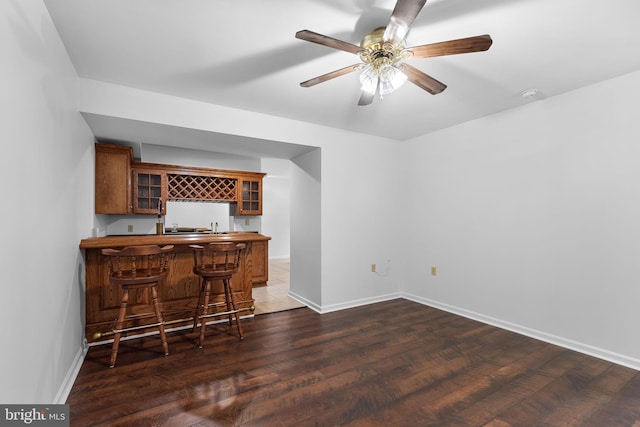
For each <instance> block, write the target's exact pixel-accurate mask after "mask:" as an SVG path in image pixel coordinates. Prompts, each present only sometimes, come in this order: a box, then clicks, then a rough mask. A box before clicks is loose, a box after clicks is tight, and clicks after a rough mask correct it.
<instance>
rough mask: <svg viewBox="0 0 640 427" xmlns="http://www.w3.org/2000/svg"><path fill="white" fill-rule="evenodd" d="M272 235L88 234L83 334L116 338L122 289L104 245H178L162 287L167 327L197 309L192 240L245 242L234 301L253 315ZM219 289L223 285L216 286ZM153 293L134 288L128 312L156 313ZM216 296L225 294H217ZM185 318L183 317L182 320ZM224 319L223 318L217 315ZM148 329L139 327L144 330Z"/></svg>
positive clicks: (143, 321)
mask: <svg viewBox="0 0 640 427" xmlns="http://www.w3.org/2000/svg"><path fill="white" fill-rule="evenodd" d="M270 239H271V237H268V236H264V235H262V234H258V233H244V232H229V233H228V234H207V233H194V234H178V235H170V234H164V235H135V236H134V235H131V236H107V237H94V238H88V239H84V240H82V241H81V242H80V249H82V250H83V254H84V259H85V265H86V277H85V280H86V293H85V300H86V307H85V311H86V326H85V336H86V339H87V341H88V342H89V343H93V342H100V341H104V340H108V339H111V338H112V335H111V334H110V332H111V331H112V329H113V326H114V321H115V319H116V317H117V315H118V309H119V307H120V298H121V289H120V288H119V287H117V286H113V285H111V284H109V280H108V264H107V258H106V257H105V256H103V255H102V254H101V251H102V249H104V248H114V249H119V248H123V247H126V246H136V245H160V246H164V245H174V254H175V256H174V257H173V258H172V260H171V263H170V265H169V274H168V276H167V278H166V279H165V280H164V282H162V283H161V284H160V287H159V289H158V291H159V295H160V299H161V301H162V312H163V316H164V319H165V322H169V325H167V328H173V327H180V326H187V325H189V324H190V323H192V321H191V320H189V319H191V318H192V316H193V313H194V311H195V308H196V304H197V298H198V291H199V286H200V283H199V278H198V276H196V275H195V274H193V255H192V252H191V249H190V248H189V245H194V244H196V245H202V244H207V243H210V242H237V243H245V244H246V246H247V247H246V249H245V250H244V251H243V254H242V259H241V261H240V269H239V271H238V273H236V274H235V275H233V277H232V283H233V289H234V291H235V296H236V303H237V305H238V307H239V308H243V309H245V310H247V311H243V312H241V313H240V314H241V315H247V314H252V311H251V310H252V308H253V305H254V300H253V296H252V288H253V287H254V286H264V285H266V282H267V280H268V241H269V240H270ZM218 288H219V289H218ZM213 291H214V293H216V294H217V293H220V292H223V291H222V284H221V283H215V284H214V289H213ZM149 298H150V297H149V295H147V293H146V292H144V291H143V290H140V291H139V292H137V290H132V291H131V293H130V297H129V307H130V311H131V312H133V313H137V314H144V313H149V312H152V310H150V309H149V304H150V301H149ZM215 300H216V301H218V300H223V298H218V297H216V299H215ZM180 319H183V320H180ZM219 319H221V318H219ZM149 323H153V318H152V317H149V318H148V317H146V316H140V318H138V319H135V321H129V323H128V324H126V325H125V326H127V327H128V326H139V325H144V324H149ZM143 332H145V330H141V331H140V333H143Z"/></svg>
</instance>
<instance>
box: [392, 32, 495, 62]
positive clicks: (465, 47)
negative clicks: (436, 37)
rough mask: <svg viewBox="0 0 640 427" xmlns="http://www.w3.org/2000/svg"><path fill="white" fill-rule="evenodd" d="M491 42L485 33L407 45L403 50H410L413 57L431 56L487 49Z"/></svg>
mask: <svg viewBox="0 0 640 427" xmlns="http://www.w3.org/2000/svg"><path fill="white" fill-rule="evenodd" d="M492 43H493V40H491V36H489V35H488V34H485V35H483V36H475V37H467V38H464V39H457V40H449V41H446V42H439V43H431V44H425V45H422V46H415V47H408V48H406V49H405V50H404V52H411V53H412V54H413V56H412V57H413V58H431V57H434V56H445V55H457V54H459V53H471V52H481V51H484V50H487V49H489V48H490V47H491V44H492Z"/></svg>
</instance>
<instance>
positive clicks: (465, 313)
mask: <svg viewBox="0 0 640 427" xmlns="http://www.w3.org/2000/svg"><path fill="white" fill-rule="evenodd" d="M401 297H402V298H405V299H407V300H410V301H413V302H417V303H419V304H423V305H427V306H429V307H433V308H437V309H440V310H443V311H447V312H449V313H453V314H457V315H459V316H462V317H466V318H469V319H473V320H477V321H478V322H482V323H485V324H488V325H491V326H495V327H497V328H501V329H506V330H508V331H511V332H515V333H517V334H520V335H524V336H527V337H530V338H534V339H537V340H540V341H544V342H547V343H549V344H554V345H557V346H560V347H563V348H567V349H569V350H573V351H577V352H579V353H583V354H586V355H589V356H593V357H597V358H598V359H602V360H606V361H608V362H611V363H615V364H617V365H622V366H625V367H627V368H631V369H635V370H636V371H640V360H639V359H636V358H633V357H629V356H625V355H624V354H619V353H615V352H612V351H609V350H605V349H602V348H598V347H594V346H591V345H589V344H584V343H581V342H577V341H573V340H570V339H567V338H563V337H559V336H556V335H552V334H548V333H546V332H543V331H539V330H536V329H531V328H528V327H526V326H522V325H518V324H515V323H511V322H507V321H504V320H501V319H496V318H494V317H491V316H485V315H484V314H480V313H476V312H473V311H469V310H466V309H464V308H460V307H456V306H452V305H449V304H445V303H442V302H439V301H435V300H432V299H429V298H423V297H419V296H417V295H412V294H406V293H403V294H402V295H401Z"/></svg>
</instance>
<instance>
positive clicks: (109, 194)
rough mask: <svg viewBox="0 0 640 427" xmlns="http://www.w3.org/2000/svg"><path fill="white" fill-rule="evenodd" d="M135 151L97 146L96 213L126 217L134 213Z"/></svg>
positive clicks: (118, 147) (104, 145) (120, 147)
mask: <svg viewBox="0 0 640 427" xmlns="http://www.w3.org/2000/svg"><path fill="white" fill-rule="evenodd" d="M132 160H133V150H132V149H131V147H122V146H118V145H111V144H96V169H95V193H94V194H95V211H96V213H97V214H120V215H126V214H129V213H131V212H132V208H133V207H132V205H131V183H130V179H131V173H130V170H131V162H132Z"/></svg>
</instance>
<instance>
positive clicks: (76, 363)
mask: <svg viewBox="0 0 640 427" xmlns="http://www.w3.org/2000/svg"><path fill="white" fill-rule="evenodd" d="M88 351H89V347H88V346H87V345H86V344H85V345H83V346H82V347H80V348H79V349H78V352H77V353H76V357H75V358H74V359H73V362H72V363H71V366H70V367H69V370H68V371H67V374H66V375H65V376H64V380H62V384H61V385H60V388H59V389H58V393H56V397H55V398H54V399H53V403H54V404H58V405H62V404H64V403H66V401H67V398H68V397H69V393H71V389H72V388H73V384H74V383H75V382H76V378H77V377H78V374H79V373H80V368H82V363H83V362H84V358H85V357H86V356H87V352H88Z"/></svg>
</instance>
